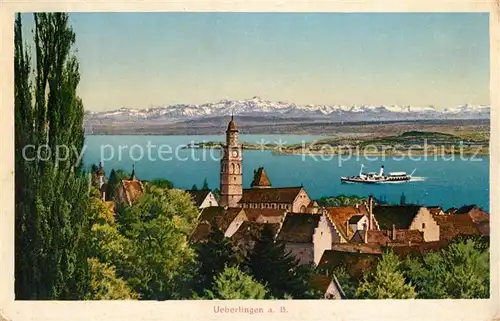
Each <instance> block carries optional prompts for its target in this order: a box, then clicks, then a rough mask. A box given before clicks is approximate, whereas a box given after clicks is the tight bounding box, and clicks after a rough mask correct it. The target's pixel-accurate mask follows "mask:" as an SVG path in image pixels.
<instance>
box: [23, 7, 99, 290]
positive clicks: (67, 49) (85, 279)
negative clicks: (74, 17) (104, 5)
mask: <svg viewBox="0 0 500 321" xmlns="http://www.w3.org/2000/svg"><path fill="white" fill-rule="evenodd" d="M33 29H34V30H33V31H34V49H35V50H34V52H35V56H34V59H33V61H34V67H32V66H31V58H30V56H29V54H28V51H27V50H26V49H25V48H24V41H23V35H22V21H21V15H20V14H18V15H17V17H16V20H15V39H14V42H15V53H14V68H15V72H14V78H15V137H16V138H15V174H16V175H15V177H16V197H15V206H16V208H15V215H16V219H15V221H16V231H15V235H16V238H15V246H16V258H15V264H16V265H15V277H16V281H15V291H16V298H17V299H79V298H82V297H83V294H84V293H85V291H86V289H87V286H88V284H89V271H88V263H87V257H86V243H85V239H86V237H87V236H88V233H89V231H90V225H89V223H88V219H87V216H86V212H87V207H88V205H89V185H90V179H89V176H88V175H86V174H84V173H83V172H82V171H81V168H82V164H81V163H80V159H81V158H80V156H81V155H80V153H81V151H82V147H83V143H84V130H83V104H82V101H81V99H80V98H79V97H78V96H77V95H76V88H77V86H78V83H79V81H80V75H79V71H78V62H77V60H76V57H75V55H74V54H73V53H72V47H73V44H74V42H75V34H74V32H73V30H72V29H71V27H70V26H69V24H68V15H67V14H62V13H35V14H34V28H33ZM32 70H33V71H34V74H33V76H30V72H31V71H32ZM32 94H33V95H34V97H33V96H32ZM37 150H40V151H42V153H41V156H42V157H36V156H37V155H36V151H37ZM49 150H50V153H49V152H48V151H49ZM75 152H76V153H75Z"/></svg>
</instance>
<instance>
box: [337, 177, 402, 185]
mask: <svg viewBox="0 0 500 321" xmlns="http://www.w3.org/2000/svg"><path fill="white" fill-rule="evenodd" d="M410 179H411V177H404V178H382V179H377V180H374V179H363V178H360V177H341V178H340V182H341V183H360V184H387V183H405V182H408V181H410Z"/></svg>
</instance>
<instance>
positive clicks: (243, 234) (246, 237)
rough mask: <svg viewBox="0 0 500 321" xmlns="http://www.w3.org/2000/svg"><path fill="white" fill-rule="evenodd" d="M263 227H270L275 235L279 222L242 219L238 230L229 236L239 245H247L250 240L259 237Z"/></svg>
mask: <svg viewBox="0 0 500 321" xmlns="http://www.w3.org/2000/svg"><path fill="white" fill-rule="evenodd" d="M264 228H271V229H272V231H273V234H274V235H276V233H277V232H278V229H279V224H277V223H257V222H250V221H244V222H243V223H242V224H241V226H240V227H239V228H238V230H237V231H236V232H235V233H234V234H233V235H232V236H231V239H233V240H234V241H235V242H236V243H239V244H240V245H242V244H244V245H247V244H249V243H250V242H254V241H256V240H258V239H259V238H260V237H261V235H262V231H263V230H264Z"/></svg>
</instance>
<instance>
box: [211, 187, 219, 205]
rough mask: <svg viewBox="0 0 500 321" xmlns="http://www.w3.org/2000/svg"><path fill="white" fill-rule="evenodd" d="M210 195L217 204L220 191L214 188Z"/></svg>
mask: <svg viewBox="0 0 500 321" xmlns="http://www.w3.org/2000/svg"><path fill="white" fill-rule="evenodd" d="M212 194H214V197H215V199H216V200H217V202H218V201H220V189H218V188H215V189H214V191H213V193H212Z"/></svg>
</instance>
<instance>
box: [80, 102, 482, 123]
mask: <svg viewBox="0 0 500 321" xmlns="http://www.w3.org/2000/svg"><path fill="white" fill-rule="evenodd" d="M231 114H234V115H236V116H258V117H270V118H276V117H278V118H291V119H294V118H297V119H310V120H327V121H341V122H348V121H370V120H373V121H384V120H387V121H390V120H419V119H426V120H427V119H488V118H489V117H490V106H483V105H470V104H464V105H460V106H455V107H447V108H435V107H434V106H409V105H405V106H395V105H351V106H346V105H298V104H294V103H289V102H281V101H279V102H271V101H267V100H263V99H261V98H259V97H253V98H251V99H245V100H221V101H219V102H217V103H206V104H201V105H189V104H177V105H166V106H158V107H151V108H144V109H129V108H120V109H117V110H112V111H102V112H94V111H87V112H86V113H85V122H86V123H94V122H100V121H105V122H115V121H116V122H120V121H126V122H130V121H134V122H135V121H138V122H148V123H149V122H152V123H160V122H164V123H171V122H177V121H185V120H196V119H199V118H206V117H220V116H230V115H231Z"/></svg>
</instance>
